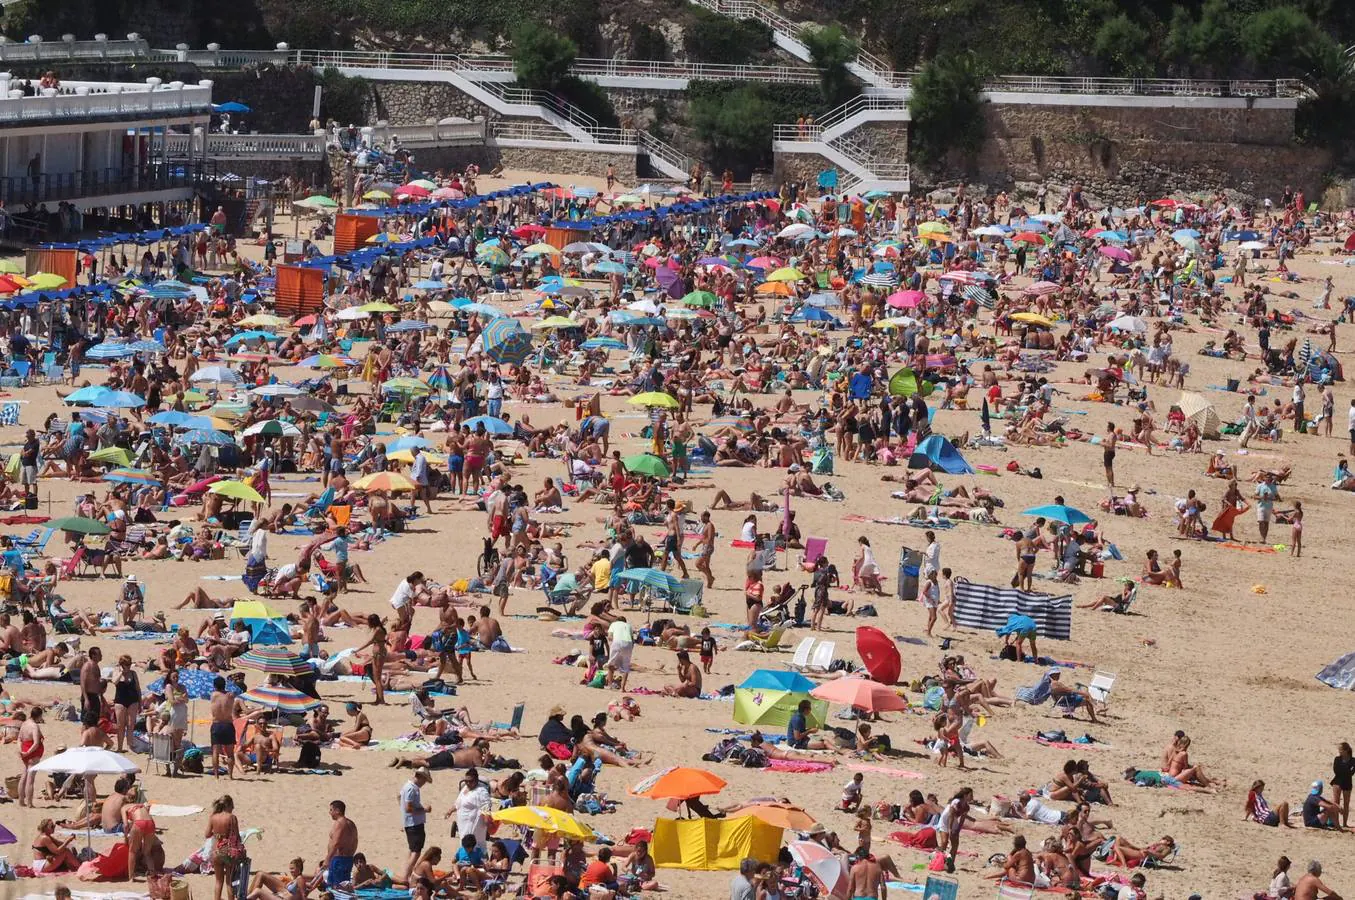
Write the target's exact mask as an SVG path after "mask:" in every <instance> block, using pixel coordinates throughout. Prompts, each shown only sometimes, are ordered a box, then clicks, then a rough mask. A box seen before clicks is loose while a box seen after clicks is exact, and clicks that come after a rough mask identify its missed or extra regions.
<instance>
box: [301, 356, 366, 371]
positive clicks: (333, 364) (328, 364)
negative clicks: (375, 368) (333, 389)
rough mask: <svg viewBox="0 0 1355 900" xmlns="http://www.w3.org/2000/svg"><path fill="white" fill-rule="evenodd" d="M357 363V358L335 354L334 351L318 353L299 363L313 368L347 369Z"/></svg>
mask: <svg viewBox="0 0 1355 900" xmlns="http://www.w3.org/2000/svg"><path fill="white" fill-rule="evenodd" d="M357 364H358V361H357V360H356V359H352V358H350V357H347V356H335V355H334V354H332V353H316V354H314V355H313V356H308V357H306V358H305V359H303V360H301V362H299V363H297V365H298V366H307V367H309V368H312V369H347V368H350V367H352V366H356V365H357Z"/></svg>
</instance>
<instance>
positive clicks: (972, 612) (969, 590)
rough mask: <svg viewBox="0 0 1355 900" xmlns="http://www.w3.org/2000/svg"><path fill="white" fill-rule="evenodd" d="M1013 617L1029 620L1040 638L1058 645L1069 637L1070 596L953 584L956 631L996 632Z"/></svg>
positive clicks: (978, 585)
mask: <svg viewBox="0 0 1355 900" xmlns="http://www.w3.org/2000/svg"><path fill="white" fill-rule="evenodd" d="M1013 615H1020V616H1028V617H1030V618H1031V619H1033V620H1034V621H1035V626H1036V631H1037V633H1038V634H1039V636H1040V637H1043V638H1052V639H1054V640H1058V641H1066V640H1068V639H1069V638H1071V637H1072V633H1073V598H1072V595H1064V596H1062V597H1055V596H1053V595H1052V594H1041V593H1035V592H1031V591H1018V590H1016V589H1014V588H1008V587H996V586H993V585H987V584H979V583H977V582H973V581H963V580H961V581H957V582H956V583H955V622H956V624H958V625H959V626H960V627H962V628H974V629H978V630H981V631H996V630H998V629H999V628H1002V627H1003V626H1004V625H1006V624H1007V621H1008V618H1009V617H1010V616H1013Z"/></svg>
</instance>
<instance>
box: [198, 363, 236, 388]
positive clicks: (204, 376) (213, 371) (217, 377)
mask: <svg viewBox="0 0 1355 900" xmlns="http://www.w3.org/2000/svg"><path fill="white" fill-rule="evenodd" d="M188 380H189V381H190V382H193V383H194V384H197V383H199V382H211V383H214V384H239V383H240V373H238V372H236V371H234V370H232V369H229V368H227V367H226V366H205V367H203V368H201V369H198V370H197V371H196V372H194V373H193V374H192V375H189V376H188Z"/></svg>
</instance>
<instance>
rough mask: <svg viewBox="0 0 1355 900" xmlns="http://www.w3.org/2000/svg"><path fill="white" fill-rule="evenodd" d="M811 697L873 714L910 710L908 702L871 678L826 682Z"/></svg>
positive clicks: (810, 694) (811, 692) (811, 693)
mask: <svg viewBox="0 0 1355 900" xmlns="http://www.w3.org/2000/svg"><path fill="white" fill-rule="evenodd" d="M809 696H811V697H817V698H818V699H820V700H827V701H828V702H829V703H841V704H843V705H844V706H851V707H855V708H856V709H864V710H865V711H866V712H872V713H878V712H891V711H898V710H903V709H907V708H908V701H907V700H905V699H903V698H902V697H900V696H899V695H898V694H897V693H895V692H894V690H893V689H892V688H890V687H889V686H887V685H883V684H880V682H878V681H871V680H870V679H869V678H839V679H837V680H836V681H829V682H825V683H824V684H821V685H819V686H818V687H816V688H814V690H812V691H810V692H809Z"/></svg>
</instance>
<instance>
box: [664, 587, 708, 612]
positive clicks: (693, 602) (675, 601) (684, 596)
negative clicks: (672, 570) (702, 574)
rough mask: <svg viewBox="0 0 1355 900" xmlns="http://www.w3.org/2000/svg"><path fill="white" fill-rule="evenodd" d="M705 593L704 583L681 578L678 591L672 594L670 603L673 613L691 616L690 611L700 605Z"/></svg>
mask: <svg viewBox="0 0 1355 900" xmlns="http://www.w3.org/2000/svg"><path fill="white" fill-rule="evenodd" d="M705 592H706V582H705V580H704V579H701V578H683V579H681V580H680V581H679V582H678V589H677V591H675V592H674V594H673V596H672V598H671V602H672V605H673V612H678V613H683V614H686V615H691V612H692V610H693V609H694V608H695V607H697V606H700V605H701V598H702V597H703V596H704V595H705Z"/></svg>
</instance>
